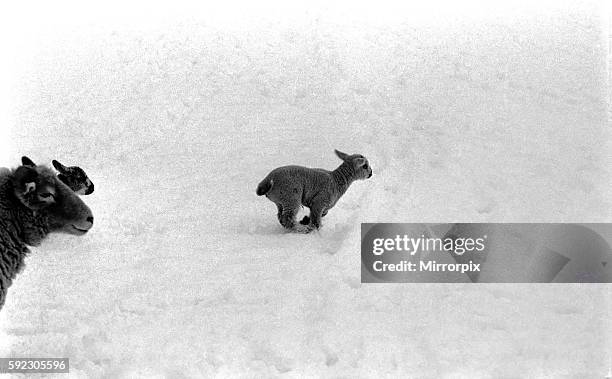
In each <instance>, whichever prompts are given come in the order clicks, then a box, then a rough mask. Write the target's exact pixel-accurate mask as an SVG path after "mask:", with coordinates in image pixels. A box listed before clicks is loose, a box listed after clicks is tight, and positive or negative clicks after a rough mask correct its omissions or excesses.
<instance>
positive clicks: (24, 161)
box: [21, 155, 36, 167]
mask: <svg viewBox="0 0 612 379" xmlns="http://www.w3.org/2000/svg"><path fill="white" fill-rule="evenodd" d="M21 164H22V165H24V166H30V167H36V163H34V162H32V160H31V159H30V158H28V157H26V156H25V155H24V156H23V157H21Z"/></svg>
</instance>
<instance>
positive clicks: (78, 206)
mask: <svg viewBox="0 0 612 379" xmlns="http://www.w3.org/2000/svg"><path fill="white" fill-rule="evenodd" d="M11 181H12V186H13V191H14V193H15V196H16V197H17V199H18V200H19V202H21V204H23V205H24V206H25V208H26V210H24V212H23V213H24V215H26V216H27V217H28V219H29V220H30V222H27V223H26V225H21V227H22V228H24V234H26V235H30V234H32V235H34V234H37V233H38V231H35V230H32V231H30V230H27V229H28V228H41V227H43V228H44V229H46V232H48V233H51V232H62V233H69V234H76V235H82V234H85V233H87V231H88V230H89V229H91V227H92V226H93V215H92V213H91V210H90V209H89V207H88V206H87V205H85V203H84V202H83V201H82V200H81V199H80V198H79V196H78V195H77V194H76V193H75V192H74V191H72V189H70V188H69V187H68V186H67V185H66V184H64V183H62V181H60V180H59V179H58V177H57V176H55V173H54V172H53V171H52V170H51V169H49V168H48V167H45V166H36V165H34V166H32V165H23V166H20V167H18V168H17V169H16V170H14V171H13V174H12V177H11ZM26 242H28V241H26Z"/></svg>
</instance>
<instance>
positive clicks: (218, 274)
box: [0, 2, 612, 378]
mask: <svg viewBox="0 0 612 379" xmlns="http://www.w3.org/2000/svg"><path fill="white" fill-rule="evenodd" d="M326 9H327V8H325V7H323V6H318V7H313V8H312V9H311V10H310V11H309V12H306V13H303V14H302V13H300V14H299V16H300V17H294V18H291V17H290V19H291V20H292V22H288V21H287V20H282V19H276V18H274V17H273V16H270V18H269V19H266V20H265V22H264V21H262V22H261V23H251V24H248V25H240V24H238V23H236V24H231V27H230V26H228V27H224V26H223V25H224V23H223V22H220V21H217V22H215V20H214V19H213V17H209V18H205V17H204V16H202V19H198V20H194V19H188V18H185V19H183V20H178V21H177V20H174V21H172V22H168V23H162V22H159V23H158V24H156V23H153V24H152V25H148V26H147V27H140V26H138V25H137V26H134V27H127V26H125V25H123V26H117V25H113V24H108V25H107V24H103V23H101V24H97V25H93V26H91V25H79V26H78V27H74V29H73V30H72V29H70V27H69V26H68V27H65V28H64V29H61V31H58V32H56V33H53V32H49V33H47V34H40V35H37V36H36V38H34V40H35V41H33V42H32V41H30V43H31V46H30V45H28V46H30V48H29V50H28V46H25V47H23V50H22V55H20V56H17V57H16V58H15V59H16V60H17V61H19V59H22V61H23V62H21V61H19V62H21V64H19V65H17V66H19V67H18V68H15V70H16V71H15V72H18V77H17V78H18V80H14V86H13V87H11V90H10V92H8V93H9V94H10V96H5V97H3V99H6V98H9V97H10V102H9V103H10V106H7V107H8V108H5V109H4V110H3V112H4V114H3V117H4V118H5V119H6V120H10V121H11V123H10V125H11V126H10V127H9V128H7V127H6V126H5V127H4V131H5V132H6V134H7V136H8V137H7V139H3V140H2V141H3V142H2V143H3V145H0V147H1V148H2V151H3V153H2V154H3V155H0V159H2V161H1V162H0V163H2V164H1V165H2V166H16V164H17V163H18V162H19V158H20V156H21V155H28V156H29V157H31V158H32V159H33V160H34V161H36V162H38V163H45V162H50V161H51V159H54V158H58V159H60V160H61V161H62V162H63V163H65V164H69V165H73V164H78V165H80V166H81V167H83V168H84V169H85V170H86V172H87V173H88V175H89V176H90V178H91V179H92V180H93V182H94V183H95V188H96V190H95V192H94V193H93V194H92V195H90V196H87V197H84V200H85V201H86V202H87V203H88V204H89V205H90V207H91V208H92V210H93V212H94V214H95V218H96V224H95V226H94V228H93V229H92V231H91V232H90V233H89V234H87V235H86V236H84V237H81V238H75V237H73V236H65V235H52V236H50V237H49V238H48V239H47V240H46V241H45V242H44V243H43V245H42V246H40V247H37V248H33V249H32V250H33V252H32V254H31V255H30V257H29V258H28V260H27V267H26V269H25V270H24V271H23V272H22V273H21V274H20V275H19V276H18V278H17V280H16V281H15V283H14V285H13V286H12V287H11V288H10V290H9V294H8V299H7V303H6V305H5V307H4V308H3V310H2V312H0V356H3V357H8V356H32V357H37V356H42V357H70V364H71V376H72V377H124V378H127V377H168V378H183V377H201V376H204V377H212V376H217V377H234V376H242V377H276V376H284V377H319V376H323V377H342V376H345V377H384V376H387V377H444V378H490V377H530V378H546V377H555V378H560V377H561V378H578V377H603V376H604V375H605V373H606V372H607V370H608V368H609V366H610V364H612V354H611V350H610V340H611V338H612V328H611V327H610V322H609V316H610V314H611V313H610V312H611V311H612V305H611V304H612V303H611V302H610V301H609V299H610V295H611V294H612V291H611V288H610V286H609V285H606V284H590V285H578V284H572V285H569V284H568V285H535V284H532V285H516V284H512V285H501V284H498V285H493V284H491V285H474V284H465V285H464V284H461V285H444V284H385V285H374V284H361V283H360V254H359V251H360V250H359V249H360V234H359V232H360V223H362V222H606V221H608V222H609V221H610V220H611V216H612V195H611V193H610V190H609V188H610V183H611V180H610V179H611V172H610V168H611V167H612V165H610V163H612V157H611V155H610V151H612V150H611V149H610V148H611V147H612V146H610V141H612V139H611V138H610V137H611V132H610V128H609V124H608V121H609V120H608V116H609V113H608V110H609V108H608V107H609V101H608V94H609V87H608V84H609V83H608V79H607V75H608V74H607V71H606V70H607V67H608V62H607V56H608V47H609V40H608V39H607V29H606V28H607V24H606V19H605V17H604V16H602V13H601V8H600V6H598V5H597V4H596V3H590V2H580V3H576V4H574V5H572V6H570V5H567V4H566V5H558V9H557V8H555V10H554V12H553V11H547V8H545V7H543V9H540V12H536V11H532V13H528V14H527V15H525V14H522V13H521V14H520V16H521V17H516V18H511V19H504V18H491V19H488V18H487V19H477V20H472V19H469V18H463V19H462V18H459V19H458V20H456V21H455V22H452V23H448V24H437V23H430V24H426V23H422V24H419V23H410V22H408V21H407V22H393V23H391V22H390V23H389V24H384V23H376V22H372V23H367V22H363V20H361V19H359V18H355V17H353V18H351V17H348V16H347V17H346V18H344V17H341V16H340V13H338V12H335V11H337V9H335V11H330V12H329V13H327V12H326ZM366 11H367V10H366ZM429 12H432V11H431V10H430V11H429ZM542 13H543V14H544V15H545V17H542ZM523 16H524V17H523ZM407 17H408V16H407ZM395 19H397V17H395V18H394V20H395ZM400 19H401V17H400ZM407 19H408V18H407ZM410 20H411V19H410ZM410 20H409V21H410ZM228 25H229V24H228ZM47 31H48V30H47ZM5 103H6V102H5ZM6 141H10V143H8V146H5V145H6V144H7V142H6ZM334 148H338V149H340V150H343V151H347V152H348V153H361V154H364V155H365V156H366V157H367V158H368V159H369V160H370V162H371V164H372V167H373V170H374V176H373V177H372V179H370V180H368V181H362V182H357V183H354V184H353V185H352V187H351V188H350V189H349V191H348V192H347V194H346V195H345V196H344V197H343V198H342V199H341V200H340V202H339V203H338V204H337V205H336V207H335V208H333V209H332V210H331V211H330V212H329V215H328V216H327V217H326V218H325V219H324V226H323V229H322V230H321V231H320V232H318V233H314V234H311V235H297V234H288V233H284V232H283V230H282V229H281V227H280V225H278V222H277V220H276V208H275V206H274V204H273V203H271V202H269V201H267V200H266V199H265V198H263V197H257V196H256V195H255V188H256V186H257V183H258V182H259V181H260V180H261V179H262V178H263V177H264V176H265V175H266V174H267V173H268V172H269V170H271V169H272V168H274V167H277V166H280V165H285V164H301V165H306V166H311V167H325V168H329V169H331V168H334V167H336V166H337V165H338V164H339V160H338V159H337V158H336V157H335V155H334V154H333V149H334Z"/></svg>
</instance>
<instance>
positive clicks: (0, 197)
mask: <svg viewBox="0 0 612 379" xmlns="http://www.w3.org/2000/svg"><path fill="white" fill-rule="evenodd" d="M10 175H11V172H10V171H9V170H8V169H5V168H1V169H0V308H2V306H3V305H4V299H5V297H6V291H7V289H8V287H10V286H11V283H12V282H13V279H14V278H15V275H17V273H18V272H19V271H21V269H22V268H23V265H24V258H25V256H26V255H27V254H28V252H29V250H28V247H27V246H26V244H25V243H24V242H23V240H22V237H21V236H20V235H21V231H20V230H19V227H18V222H17V220H16V218H17V217H18V213H19V211H16V209H18V208H16V206H19V205H18V204H17V198H16V197H14V196H13V194H12V190H13V185H12V183H11V178H10Z"/></svg>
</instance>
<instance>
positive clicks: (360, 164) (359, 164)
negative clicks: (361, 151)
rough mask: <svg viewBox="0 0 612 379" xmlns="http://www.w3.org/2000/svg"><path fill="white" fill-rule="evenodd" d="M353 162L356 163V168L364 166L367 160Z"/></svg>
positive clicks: (358, 159)
mask: <svg viewBox="0 0 612 379" xmlns="http://www.w3.org/2000/svg"><path fill="white" fill-rule="evenodd" d="M353 162H355V166H356V167H361V166H363V164H364V163H366V159H365V158H355V159H354V160H353Z"/></svg>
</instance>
